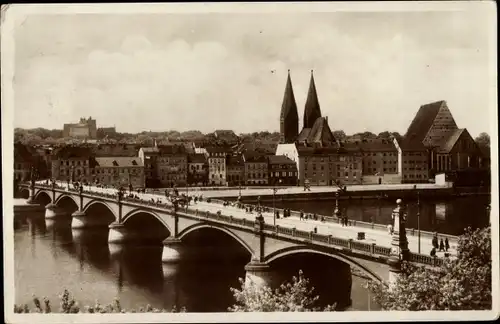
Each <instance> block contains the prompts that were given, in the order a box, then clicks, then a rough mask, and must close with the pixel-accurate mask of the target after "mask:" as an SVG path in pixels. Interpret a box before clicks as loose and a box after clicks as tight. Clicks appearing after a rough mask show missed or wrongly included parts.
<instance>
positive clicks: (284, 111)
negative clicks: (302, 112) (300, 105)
mask: <svg viewBox="0 0 500 324" xmlns="http://www.w3.org/2000/svg"><path fill="white" fill-rule="evenodd" d="M280 117H281V118H287V117H291V118H292V119H293V120H297V125H298V123H299V114H298V112H297V102H296V101H295V95H294V94H293V87H292V79H291V77H290V70H288V77H287V79H286V86H285V94H284V95H283V102H282V103H281V115H280Z"/></svg>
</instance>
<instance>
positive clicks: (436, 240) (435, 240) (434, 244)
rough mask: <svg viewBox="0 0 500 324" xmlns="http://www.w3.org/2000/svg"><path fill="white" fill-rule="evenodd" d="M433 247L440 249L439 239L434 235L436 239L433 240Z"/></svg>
mask: <svg viewBox="0 0 500 324" xmlns="http://www.w3.org/2000/svg"><path fill="white" fill-rule="evenodd" d="M432 246H433V247H434V248H435V249H437V248H438V247H439V245H438V238H437V235H436V234H434V237H433V238H432Z"/></svg>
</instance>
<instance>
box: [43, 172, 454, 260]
mask: <svg viewBox="0 0 500 324" xmlns="http://www.w3.org/2000/svg"><path fill="white" fill-rule="evenodd" d="M40 183H44V182H43V181H40ZM57 184H58V185H60V186H63V187H65V188H66V187H67V184H66V183H64V182H58V183H57ZM84 189H85V190H90V191H94V192H100V193H107V194H115V193H116V189H114V188H98V187H96V186H84ZM134 194H135V195H137V196H139V198H141V199H144V200H151V199H154V200H158V199H160V201H161V202H162V203H169V202H168V200H167V199H166V198H165V196H160V195H159V194H154V193H140V194H138V193H136V192H134ZM189 194H190V196H191V195H192V194H193V195H194V194H195V193H194V192H193V193H191V192H189ZM191 206H193V207H194V206H196V208H198V209H199V210H200V211H208V212H210V213H217V212H218V211H220V212H221V214H222V215H226V216H233V217H234V218H240V219H243V218H244V219H247V220H251V221H253V220H254V219H255V217H256V216H257V213H256V212H253V213H249V212H246V211H245V209H240V208H237V207H236V206H231V205H229V206H223V205H222V204H221V203H215V202H210V203H209V202H206V201H205V200H204V201H202V202H197V203H194V202H192V203H191ZM394 207H396V203H394ZM262 215H263V216H264V219H265V222H266V223H268V224H273V222H274V216H273V211H272V208H271V209H270V212H264V213H262ZM276 225H278V226H283V227H295V228H296V229H298V230H302V231H307V232H309V231H313V230H314V228H316V229H317V232H318V233H319V234H323V235H332V236H334V237H338V238H342V239H353V240H355V241H356V240H357V235H358V232H364V233H365V240H363V241H362V242H363V243H368V244H369V243H375V244H376V245H378V246H384V247H390V246H391V241H392V236H391V235H390V234H389V233H388V232H387V231H386V230H380V229H376V228H375V229H371V228H365V227H358V226H346V227H344V226H342V225H341V224H338V223H332V222H321V221H315V220H311V219H308V220H300V219H299V217H297V216H293V215H292V216H290V217H288V218H279V219H276ZM407 237H408V247H409V249H410V251H412V252H413V253H417V252H418V237H417V236H416V235H415V236H411V235H407ZM456 244H457V241H456V240H450V250H448V253H450V255H451V256H453V255H456ZM420 248H421V251H420V253H421V254H426V255H429V254H430V251H431V249H432V240H431V239H430V238H429V237H423V236H422V237H421V239H420ZM437 256H439V257H443V256H444V252H437Z"/></svg>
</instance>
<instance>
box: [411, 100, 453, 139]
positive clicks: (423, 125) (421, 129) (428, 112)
mask: <svg viewBox="0 0 500 324" xmlns="http://www.w3.org/2000/svg"><path fill="white" fill-rule="evenodd" d="M443 104H446V101H444V100H440V101H436V102H431V103H429V104H426V105H423V106H420V109H419V110H418V112H417V114H416V115H415V117H414V118H413V120H412V122H411V124H410V126H409V127H408V130H407V131H406V134H405V136H404V137H408V138H412V141H413V140H416V141H420V142H422V141H423V140H424V138H425V135H426V134H427V133H428V132H429V129H430V128H431V126H432V123H433V122H434V120H435V119H436V116H437V114H438V112H439V109H440V108H441V106H443Z"/></svg>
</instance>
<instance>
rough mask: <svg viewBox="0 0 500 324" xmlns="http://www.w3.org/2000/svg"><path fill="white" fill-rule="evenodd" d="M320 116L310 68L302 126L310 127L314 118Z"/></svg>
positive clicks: (314, 120)
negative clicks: (309, 80)
mask: <svg viewBox="0 0 500 324" xmlns="http://www.w3.org/2000/svg"><path fill="white" fill-rule="evenodd" d="M320 117H321V110H320V108H319V101H318V94H317V93H316V84H315V83H314V75H313V71H312V70H311V82H310V83H309V92H308V93H307V100H306V105H305V109H304V126H303V127H304V128H312V127H313V125H314V122H316V119H318V118H320Z"/></svg>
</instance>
